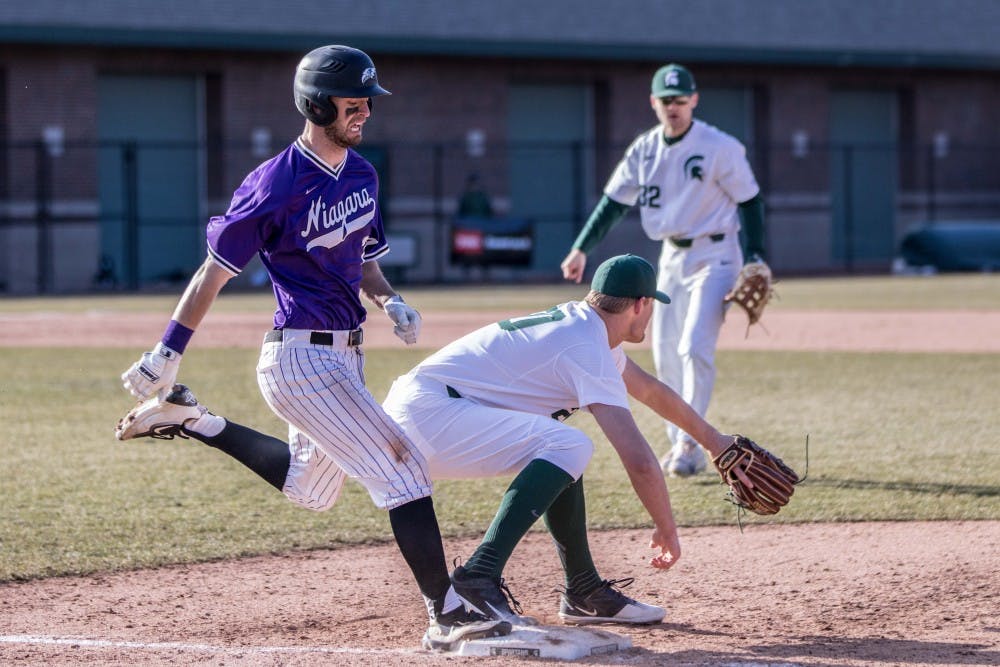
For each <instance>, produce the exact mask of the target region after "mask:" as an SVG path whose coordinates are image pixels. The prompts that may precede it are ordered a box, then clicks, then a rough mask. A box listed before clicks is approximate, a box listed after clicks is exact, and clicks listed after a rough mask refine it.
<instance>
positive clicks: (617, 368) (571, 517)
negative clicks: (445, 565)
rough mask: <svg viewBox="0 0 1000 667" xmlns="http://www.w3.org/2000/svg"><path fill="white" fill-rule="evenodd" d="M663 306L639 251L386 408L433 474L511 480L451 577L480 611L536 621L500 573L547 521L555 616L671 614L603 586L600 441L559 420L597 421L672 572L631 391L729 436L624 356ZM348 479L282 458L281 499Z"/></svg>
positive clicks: (714, 443)
mask: <svg viewBox="0 0 1000 667" xmlns="http://www.w3.org/2000/svg"><path fill="white" fill-rule="evenodd" d="M668 301H669V298H668V297H667V296H666V295H665V294H663V293H662V292H659V291H657V289H656V272H655V269H653V267H652V265H650V264H649V262H647V261H646V260H644V259H642V258H640V257H637V256H634V255H623V256H619V257H616V258H612V259H610V260H608V261H607V262H604V263H603V264H602V265H601V267H599V268H598V270H597V273H596V274H595V276H594V280H593V282H592V284H591V292H590V293H589V294H588V295H587V297H586V299H585V300H584V301H579V302H570V303H564V304H561V305H559V306H556V307H554V308H551V309H549V310H547V311H545V312H541V313H534V314H532V315H528V316H525V317H520V318H514V319H510V320H504V321H502V322H499V323H496V324H492V325H489V326H487V327H484V328H482V329H479V330H477V331H474V332H472V333H470V334H468V335H467V336H465V337H463V338H461V339H459V340H457V341H455V342H454V343H451V344H450V345H447V346H446V347H444V348H443V349H441V350H440V351H439V352H437V353H435V354H434V355H432V356H431V357H429V358H428V359H426V360H425V361H424V362H422V363H421V364H419V365H418V366H417V367H416V368H414V369H413V370H412V371H411V372H409V373H408V374H406V375H404V376H403V377H401V378H399V379H397V380H396V382H395V383H394V384H393V386H392V389H391V390H390V392H389V395H388V397H387V398H386V400H385V403H384V407H385V410H386V412H387V413H388V414H389V416H390V417H392V418H393V419H395V420H396V421H397V422H398V424H399V425H400V427H401V428H402V429H403V431H404V432H405V434H406V436H407V437H408V438H409V441H411V442H412V443H413V445H415V446H416V448H417V449H418V450H419V452H420V454H421V455H422V456H423V458H424V459H426V461H427V464H428V468H429V470H430V474H431V476H432V478H455V479H466V478H478V477H491V476H496V475H508V474H514V475H516V476H515V478H514V480H513V482H511V485H510V488H509V489H508V490H507V492H506V494H505V495H504V498H503V501H502V503H501V506H500V509H499V510H498V512H497V515H496V517H495V518H494V520H493V522H492V524H491V526H490V528H489V530H487V532H486V536H485V538H484V539H483V542H482V543H481V544H480V545H479V547H478V548H477V549H476V551H475V553H474V554H473V555H472V557H471V558H469V560H467V561H466V562H465V564H464V565H462V566H459V567H458V568H456V570H455V571H454V572H453V574H452V582H453V585H454V587H455V590H456V591H457V592H458V594H459V595H460V596H461V597H462V598H464V599H465V600H466V601H468V602H469V603H471V604H472V605H473V606H474V607H475V608H476V609H477V610H479V611H480V612H482V613H483V614H486V615H488V616H491V617H492V618H494V619H497V620H500V619H503V620H507V621H510V622H512V623H514V624H525V623H530V622H531V619H529V618H526V617H523V616H520V615H519V612H520V611H521V610H520V606H519V605H518V603H517V602H516V600H514V599H513V596H510V593H509V589H508V588H507V587H506V585H505V584H504V581H503V577H502V573H503V569H504V565H505V564H506V562H507V559H508V558H509V556H510V554H511V553H512V552H513V550H514V548H515V546H516V545H517V543H518V542H519V541H520V539H521V538H522V537H523V536H524V534H525V533H526V532H527V531H528V529H529V528H530V527H531V525H532V524H533V523H534V522H535V521H537V520H538V519H539V518H540V517H544V519H545V522H546V525H547V527H548V528H549V530H550V532H551V534H552V537H553V540H554V541H555V543H556V545H557V548H558V552H559V556H560V559H561V560H562V563H563V568H564V571H565V591H564V592H563V594H562V596H561V599H560V609H559V616H560V618H562V619H563V620H564V621H565V622H567V623H572V624H585V623H597V622H614V623H627V624H634V623H653V622H658V621H659V620H660V619H662V618H663V615H664V610H663V609H662V608H660V607H656V606H653V605H647V604H644V603H642V602H638V601H636V600H634V599H632V598H630V597H627V596H626V595H624V594H623V593H621V592H620V590H618V589H619V588H620V587H622V586H624V585H627V584H628V583H630V582H631V579H619V580H605V579H603V578H602V577H601V576H600V575H599V574H598V572H597V568H596V566H595V565H594V562H593V559H592V558H591V554H590V548H589V544H588V540H587V525H586V503H585V499H584V492H583V478H582V475H583V473H584V470H585V469H586V467H587V464H588V463H589V461H590V458H591V455H592V453H593V450H594V444H593V443H592V442H591V440H590V439H589V438H588V437H587V436H586V434H585V433H583V432H582V431H580V430H579V429H576V428H573V427H571V426H569V425H568V424H566V423H564V421H565V420H566V419H567V418H568V417H570V416H571V415H572V414H573V413H574V412H576V411H577V410H589V411H590V412H591V414H592V415H593V416H594V417H595V418H596V420H597V423H598V425H599V426H600V427H601V429H602V430H603V431H604V433H605V435H606V436H607V437H608V440H609V441H610V442H611V444H612V446H613V447H614V448H615V449H616V451H617V453H618V455H619V457H620V458H621V460H622V463H623V464H624V466H625V468H626V470H627V472H628V474H629V478H630V480H631V481H632V485H633V487H634V489H635V491H636V494H637V496H638V497H639V499H640V500H641V501H642V503H643V505H644V506H645V507H646V509H647V511H648V512H649V514H650V517H651V518H652V521H653V525H654V530H653V532H652V534H651V536H650V547H651V548H656V549H658V553H657V554H656V555H654V556H653V558H652V559H651V561H650V562H651V564H652V565H653V566H654V567H657V568H662V569H666V568H669V567H671V566H672V565H673V564H674V563H676V562H677V559H678V558H679V557H680V543H679V540H678V536H677V528H676V525H675V523H674V518H673V515H672V511H671V508H670V498H669V494H668V492H667V488H666V484H665V483H664V480H663V475H662V474H661V473H660V467H659V464H658V462H657V460H656V456H655V454H654V453H653V451H652V449H650V447H649V445H648V443H647V442H646V440H645V438H644V437H643V436H642V434H641V433H640V431H639V429H638V427H637V426H636V423H635V420H634V419H633V417H632V414H631V412H630V411H629V401H628V396H629V395H631V396H632V397H634V398H635V399H637V400H639V401H641V402H643V403H644V404H646V405H648V406H649V407H650V408H652V409H653V410H654V411H655V412H656V413H657V414H659V415H660V416H661V417H663V418H664V419H670V420H672V421H675V422H677V423H678V424H679V425H681V426H682V427H683V428H684V429H685V430H686V431H687V432H689V433H691V434H692V435H693V436H694V437H695V438H696V439H697V440H698V441H699V442H700V443H701V444H702V445H704V446H705V447H706V448H707V449H708V450H709V451H711V452H712V453H713V454H714V455H717V454H719V453H721V452H722V451H723V450H724V449H725V448H726V447H728V445H729V443H730V442H731V438H730V437H727V436H724V435H722V434H721V433H719V432H718V431H717V430H716V429H715V428H713V427H712V426H711V425H709V424H708V423H707V422H705V420H704V419H702V418H701V417H700V416H699V415H698V414H697V413H696V412H695V411H694V410H692V409H691V407H690V406H688V405H687V404H686V403H684V402H683V401H682V400H681V399H680V397H679V396H678V395H677V394H676V393H675V392H674V391H672V390H671V389H670V388H669V387H667V386H666V385H664V384H663V383H662V382H659V381H658V380H656V379H655V378H654V377H652V376H651V375H649V374H648V373H646V372H645V371H643V370H642V369H641V368H639V367H638V366H637V365H636V364H635V363H633V362H632V361H631V360H629V359H628V358H627V357H626V356H625V353H624V351H623V350H622V347H621V344H622V343H623V342H625V341H628V342H639V341H641V340H642V339H643V338H644V336H645V330H646V327H647V326H648V323H649V320H650V317H651V315H652V312H653V303H654V302H658V303H666V302H668ZM199 408H200V409H201V410H202V411H204V408H203V407H201V406H199ZM209 414H210V413H209ZM194 425H195V422H194V421H192V422H189V423H188V424H186V425H185V432H186V433H188V434H190V435H192V436H194V437H196V438H198V439H200V440H203V441H204V442H208V443H209V444H213V442H212V441H211V440H210V439H206V438H204V437H200V436H199V435H198V434H197V433H196V432H194V431H193V429H192V426H194ZM247 432H248V434H247V435H245V436H244V440H245V441H249V442H254V443H255V444H254V446H255V448H256V450H257V451H258V452H259V453H260V454H261V456H260V457H259V460H251V459H248V458H247V457H243V458H240V457H238V456H236V455H235V454H233V453H232V452H230V453H231V454H232V455H233V456H234V457H235V458H237V459H238V460H240V461H241V462H242V463H243V464H244V465H246V466H247V467H249V468H250V469H251V470H254V471H255V472H256V473H257V474H259V475H260V476H261V477H263V478H265V479H268V475H270V476H271V478H272V484H274V485H275V486H277V487H279V488H282V487H281V486H280V485H279V484H275V483H274V481H273V479H274V478H275V477H277V475H275V474H274V473H275V472H276V471H275V470H273V469H268V468H267V467H266V466H263V465H261V463H260V462H259V461H260V460H267V459H273V458H277V454H278V453H279V452H280V451H281V450H282V449H283V448H284V443H282V442H280V441H278V440H276V439H273V438H270V439H269V438H268V437H267V436H264V435H262V434H257V433H255V432H250V431H249V429H247ZM268 447H269V448H270V450H271V451H272V452H273V455H265V454H266V452H267V449H268ZM300 453H302V454H305V452H300ZM303 480H308V483H303ZM343 482H344V475H343V473H342V472H340V470H339V469H338V467H337V465H336V464H335V463H334V462H333V461H331V460H330V459H329V458H327V457H324V456H323V455H322V452H321V451H313V452H312V455H311V456H307V455H303V456H301V457H300V458H295V457H293V459H292V460H291V461H289V462H288V463H287V464H286V467H285V477H284V486H283V491H284V493H285V494H286V495H287V496H288V497H289V498H290V499H291V500H293V501H294V502H298V503H300V504H302V505H303V506H304V507H308V508H310V509H326V508H327V507H329V506H330V505H332V503H333V501H334V500H335V499H336V498H337V496H338V495H339V492H340V488H341V486H342V484H343ZM310 494H312V495H313V496H314V497H315V498H316V499H317V500H316V501H315V502H312V501H310V498H309V496H310ZM320 499H322V500H320ZM511 604H513V608H512V607H511Z"/></svg>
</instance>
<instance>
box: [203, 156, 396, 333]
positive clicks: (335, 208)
mask: <svg viewBox="0 0 1000 667" xmlns="http://www.w3.org/2000/svg"><path fill="white" fill-rule="evenodd" d="M208 252H209V254H210V255H211V256H212V259H214V260H215V262H216V263H218V264H219V265H220V266H222V267H223V268H224V269H226V270H227V271H229V272H231V273H232V274H233V275H238V274H239V273H240V272H241V271H242V270H243V268H244V267H245V266H246V265H247V263H248V262H249V261H250V259H251V258H252V257H253V255H254V253H259V254H260V258H261V261H262V262H263V263H264V267H265V268H266V269H267V273H268V275H269V276H270V278H271V284H272V285H273V287H274V298H275V300H276V301H277V310H275V313H274V326H275V328H276V329H314V330H334V331H339V330H345V329H356V328H357V327H359V326H360V325H361V323H362V322H363V321H364V319H365V309H364V307H363V306H362V305H361V296H360V285H361V265H362V263H364V262H367V261H370V260H373V259H377V258H378V257H381V256H382V255H384V254H385V253H387V252H389V244H388V243H387V241H386V238H385V230H384V229H383V226H382V213H381V211H380V210H379V207H378V175H377V174H376V173H375V168H374V167H372V165H371V164H370V163H369V162H368V161H367V160H365V159H364V158H363V157H361V156H360V155H358V154H357V153H356V152H355V151H353V150H351V149H348V150H347V157H346V158H345V159H344V161H343V162H341V163H340V164H339V165H337V166H336V167H331V166H330V165H328V164H326V163H325V162H323V160H321V159H320V158H319V156H317V155H316V154H315V153H313V152H312V151H311V150H309V149H308V148H306V146H305V145H304V144H303V143H302V140H301V139H297V140H296V141H295V143H293V144H292V145H290V146H289V147H288V148H286V149H285V150H284V151H282V152H281V153H279V154H278V155H276V156H274V157H273V158H271V159H270V160H268V161H267V162H264V163H263V164H261V165H260V166H259V167H257V168H256V169H254V170H253V171H252V172H250V174H249V175H247V177H246V178H245V179H244V180H243V183H242V184H241V185H240V187H239V188H238V189H237V190H236V192H235V193H234V194H233V200H232V202H231V203H230V205H229V210H228V211H226V214H225V215H222V216H215V217H213V218H212V219H211V220H209V222H208Z"/></svg>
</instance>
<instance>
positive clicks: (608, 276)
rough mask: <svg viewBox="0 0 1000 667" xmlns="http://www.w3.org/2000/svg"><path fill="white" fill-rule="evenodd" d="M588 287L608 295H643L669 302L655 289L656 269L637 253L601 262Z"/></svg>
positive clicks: (628, 296)
mask: <svg viewBox="0 0 1000 667" xmlns="http://www.w3.org/2000/svg"><path fill="white" fill-rule="evenodd" d="M590 289H592V290H594V291H595V292H600V293H601V294H607V295H608V296H621V297H626V298H629V299H638V298H639V297H641V296H645V297H651V298H653V299H656V300H657V301H660V302H662V303H670V297H669V296H667V295H666V294H664V293H663V292H660V291H658V290H657V289H656V269H654V268H653V265H652V264H650V263H649V262H647V261H646V260H644V259H643V258H642V257H639V256H638V255H618V256H616V257H612V258H611V259H608V260H605V261H604V262H601V265H600V266H598V267H597V271H596V272H595V273H594V279H593V280H592V281H590Z"/></svg>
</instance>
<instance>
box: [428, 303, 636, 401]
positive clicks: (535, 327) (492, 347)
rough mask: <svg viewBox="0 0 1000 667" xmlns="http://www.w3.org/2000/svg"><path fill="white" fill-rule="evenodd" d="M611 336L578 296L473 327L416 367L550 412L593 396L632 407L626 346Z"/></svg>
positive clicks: (478, 396)
mask: <svg viewBox="0 0 1000 667" xmlns="http://www.w3.org/2000/svg"><path fill="white" fill-rule="evenodd" d="M607 340H608V330H607V327H606V326H605V324H604V321H603V320H602V319H601V318H600V316H599V315H598V314H597V313H596V312H595V311H594V309H593V308H591V307H590V306H589V305H588V304H587V303H585V302H583V301H571V302H568V303H563V304H560V305H558V306H555V307H554V308H550V309H549V310H547V311H545V312H542V313H534V314H532V315H527V316H525V317H517V318H513V319H510V320H504V321H502V322H499V323H497V324H491V325H489V326H486V327H483V328H481V329H479V330H477V331H473V332H472V333H470V334H467V335H466V336H463V337H462V338H460V339H458V340H457V341H455V342H453V343H450V344H449V345H446V346H445V347H443V348H442V349H441V350H439V351H438V352H436V353H435V354H433V355H431V356H430V357H429V358H427V359H426V360H424V361H423V362H421V363H420V365H419V366H417V367H416V368H415V369H414V371H413V372H414V373H417V374H419V375H421V376H424V377H428V378H433V379H435V380H438V381H440V382H443V383H444V384H446V385H448V386H450V387H453V388H454V389H455V390H456V391H458V393H460V394H461V395H462V396H463V397H466V398H469V399H471V400H474V401H476V402H477V403H479V404H481V405H488V406H493V407H498V408H506V409H508V410H518V411H520V412H528V413H531V414H537V415H544V416H548V417H556V418H560V417H562V418H565V417H568V416H569V415H570V414H571V413H572V412H574V411H576V410H577V409H579V408H581V407H585V406H587V405H589V404H591V403H603V404H605V405H618V406H621V407H624V408H626V409H627V408H628V407H629V404H628V392H627V391H626V389H625V382H624V381H623V380H622V372H623V371H624V370H625V361H626V358H625V352H624V351H623V350H622V348H621V346H620V345H619V346H618V347H616V348H614V349H611V348H609V347H608V345H607ZM601 342H603V344H600V343H601ZM595 343H596V344H595Z"/></svg>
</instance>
